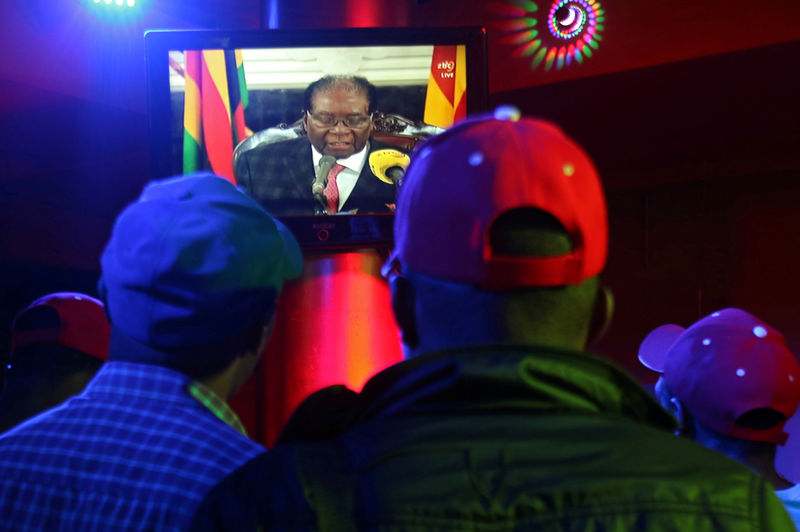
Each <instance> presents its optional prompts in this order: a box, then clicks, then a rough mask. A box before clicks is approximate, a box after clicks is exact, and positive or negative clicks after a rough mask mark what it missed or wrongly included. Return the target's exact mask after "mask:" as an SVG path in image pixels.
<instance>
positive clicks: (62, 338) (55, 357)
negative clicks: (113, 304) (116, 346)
mask: <svg viewBox="0 0 800 532" xmlns="http://www.w3.org/2000/svg"><path fill="white" fill-rule="evenodd" d="M110 334H111V325H109V323H108V320H107V319H106V315H105V313H104V311H103V303H101V302H100V301H99V300H97V299H95V298H93V297H91V296H88V295H86V294H79V293H75V292H57V293H54V294H48V295H46V296H43V297H40V298H39V299H37V300H36V301H34V302H33V303H31V304H30V305H28V306H27V307H25V308H24V309H23V310H21V311H20V312H19V313H18V314H17V315H16V316H15V317H14V321H13V322H12V325H11V351H10V353H9V362H8V368H7V371H6V374H5V381H4V383H3V388H2V394H0V432H5V431H6V430H8V429H10V428H11V427H13V426H15V425H17V424H19V423H20V422H22V421H24V420H26V419H28V418H31V417H33V416H35V415H36V414H39V413H40V412H43V411H45V410H47V409H48V408H52V407H54V406H56V405H58V404H61V403H62V402H63V401H64V400H66V399H68V398H69V397H71V396H73V395H75V394H76V393H79V392H80V391H81V390H83V388H84V386H86V383H87V382H89V380H90V379H91V378H92V377H93V376H94V374H95V373H96V372H97V370H98V369H100V366H102V365H103V362H104V361H105V360H106V359H107V358H108V339H109V335H110Z"/></svg>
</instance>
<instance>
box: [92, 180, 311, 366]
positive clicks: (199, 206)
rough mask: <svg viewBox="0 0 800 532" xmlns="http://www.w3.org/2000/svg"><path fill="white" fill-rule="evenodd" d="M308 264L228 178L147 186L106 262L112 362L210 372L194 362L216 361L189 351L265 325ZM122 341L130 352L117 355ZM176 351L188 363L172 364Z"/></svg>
mask: <svg viewBox="0 0 800 532" xmlns="http://www.w3.org/2000/svg"><path fill="white" fill-rule="evenodd" d="M302 264H303V262H302V256H301V253H300V248H299V246H298V244H297V241H296V240H295V238H294V237H293V236H292V234H291V233H290V232H289V230H288V229H287V228H286V227H285V226H283V225H282V224H281V223H280V222H278V221H277V220H275V219H274V218H273V217H272V216H270V215H269V214H268V213H267V212H266V211H265V210H264V209H263V207H261V206H260V205H259V204H258V203H257V202H256V201H255V200H253V199H252V198H250V197H249V196H247V195H246V194H245V193H244V192H242V191H241V190H239V189H237V188H236V187H235V186H234V185H232V184H231V183H230V182H228V181H227V180H226V179H222V178H220V177H219V176H216V175H213V174H210V173H199V174H192V175H188V176H178V177H173V178H169V179H165V180H162V181H156V182H153V183H150V184H149V185H147V186H146V187H145V188H144V190H143V191H142V194H141V196H140V197H139V199H138V200H137V201H136V202H134V203H133V204H131V205H129V206H128V207H127V208H125V209H124V210H123V211H122V213H121V214H120V215H119V217H118V218H117V220H116V222H115V223H114V227H113V229H112V233H111V238H110V240H109V242H108V244H107V245H106V248H105V250H104V251H103V255H102V258H101V267H102V276H101V278H100V281H99V291H100V293H101V295H102V297H103V299H104V300H105V304H106V312H107V314H108V316H109V319H110V321H111V324H112V326H113V329H112V340H111V348H110V353H109V358H110V359H111V360H114V359H120V357H124V359H126V360H132V361H141V362H146V363H158V364H163V365H167V366H173V367H188V366H191V365H192V364H200V365H204V364H205V365H209V364H210V363H212V362H215V361H211V360H206V361H201V360H190V359H191V357H193V356H195V355H193V354H192V353H197V355H196V356H204V357H208V356H210V355H209V354H208V353H205V354H200V353H201V352H202V350H201V349H198V350H192V349H191V348H193V347H203V346H208V345H209V344H215V343H218V342H222V341H225V340H226V339H228V338H231V337H232V336H235V335H236V334H238V333H240V332H243V331H244V330H245V329H246V328H247V327H248V326H250V325H252V324H253V323H254V321H255V320H257V319H259V318H260V317H264V318H268V317H269V316H268V314H269V313H271V312H273V311H274V308H275V301H276V298H277V296H278V294H279V293H280V291H281V288H282V286H283V282H284V281H285V280H287V279H292V278H295V277H297V276H298V275H299V274H300V272H301V271H302ZM120 337H122V338H124V340H125V341H124V342H123V344H124V349H114V345H115V338H116V339H117V340H119V338H120ZM116 343H117V345H118V346H119V342H118V341H117V342H116ZM134 347H138V349H137V348H134ZM119 351H126V353H120V352H119ZM131 352H132V354H130V353H131ZM175 353H181V355H180V356H183V357H187V358H189V359H187V360H183V361H175V360H170V357H173V358H174V356H176V355H175ZM219 356H230V355H228V354H223V353H220V355H219ZM216 362H219V361H216Z"/></svg>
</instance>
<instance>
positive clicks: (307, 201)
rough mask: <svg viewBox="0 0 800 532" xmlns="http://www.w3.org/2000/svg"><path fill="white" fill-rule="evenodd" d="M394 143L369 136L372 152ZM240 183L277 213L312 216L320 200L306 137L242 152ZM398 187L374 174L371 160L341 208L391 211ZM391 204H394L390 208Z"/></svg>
mask: <svg viewBox="0 0 800 532" xmlns="http://www.w3.org/2000/svg"><path fill="white" fill-rule="evenodd" d="M386 148H392V149H397V148H396V147H394V146H390V145H388V144H384V143H381V142H376V141H375V140H374V139H370V143H369V152H370V153H372V152H373V151H376V150H381V149H386ZM234 174H235V176H236V182H237V184H238V185H239V186H240V187H241V188H242V189H243V190H244V191H245V192H247V193H248V194H249V195H250V196H251V197H253V198H254V199H255V200H256V201H258V202H259V203H260V204H261V205H262V206H263V207H264V208H265V209H267V211H269V212H270V213H271V214H272V215H274V216H292V215H302V216H309V215H313V214H314V213H315V210H316V209H317V207H318V205H319V202H318V201H317V200H315V199H314V196H313V195H312V193H311V185H312V184H313V183H314V164H313V162H312V159H311V144H310V143H309V141H308V138H306V137H300V138H296V139H290V140H284V141H278V142H274V143H271V144H266V145H263V146H259V147H256V148H253V149H252V150H248V151H246V152H244V153H242V154H241V155H240V156H239V158H238V159H237V161H236V168H234ZM396 194H397V188H396V187H395V186H394V185H389V184H387V183H385V182H383V181H381V180H380V179H378V177H377V176H376V175H375V174H373V173H372V170H371V169H370V167H369V160H367V161H365V163H364V168H363V169H362V170H361V174H360V175H359V176H358V181H356V185H355V187H354V188H353V191H352V192H351V193H350V196H349V197H348V198H347V201H345V203H344V204H343V205H342V208H341V209H340V210H341V211H343V212H344V211H352V210H354V209H357V213H358V214H366V213H376V212H377V213H386V212H392V211H393V206H394V204H395V201H396V199H395V198H396ZM390 206H391V207H390Z"/></svg>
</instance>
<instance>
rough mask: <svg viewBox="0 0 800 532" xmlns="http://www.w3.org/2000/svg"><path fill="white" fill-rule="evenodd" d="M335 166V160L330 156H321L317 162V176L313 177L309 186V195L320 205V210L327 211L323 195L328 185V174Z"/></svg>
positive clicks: (326, 202)
mask: <svg viewBox="0 0 800 532" xmlns="http://www.w3.org/2000/svg"><path fill="white" fill-rule="evenodd" d="M334 164H336V158H335V157H333V156H331V155H323V156H322V158H320V160H319V167H318V168H317V175H316V176H314V183H313V184H312V185H311V193H312V194H314V198H315V199H316V200H317V201H318V202H319V203H320V205H322V210H323V211H325V210H327V209H328V201H327V200H326V199H325V196H324V195H323V193H324V192H325V187H326V186H327V184H328V172H330V171H331V168H333V165H334Z"/></svg>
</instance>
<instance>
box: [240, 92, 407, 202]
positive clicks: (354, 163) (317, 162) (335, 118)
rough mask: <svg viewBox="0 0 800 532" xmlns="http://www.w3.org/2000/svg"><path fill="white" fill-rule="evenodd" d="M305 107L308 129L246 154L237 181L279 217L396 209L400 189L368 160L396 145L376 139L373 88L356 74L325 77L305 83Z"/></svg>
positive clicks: (243, 155) (243, 156) (304, 119)
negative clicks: (388, 180)
mask: <svg viewBox="0 0 800 532" xmlns="http://www.w3.org/2000/svg"><path fill="white" fill-rule="evenodd" d="M304 105H305V112H304V114H303V127H304V129H305V131H306V135H305V136H303V137H299V138H296V139H291V140H286V141H281V142H276V143H272V144H266V145H262V146H259V147H256V148H254V149H252V150H249V151H246V152H244V153H242V155H241V156H240V157H238V159H237V160H236V166H235V169H234V173H235V175H236V181H237V183H238V184H239V186H241V187H242V188H243V189H244V191H245V192H247V193H248V194H249V195H250V196H252V197H253V198H255V199H256V201H258V202H259V203H261V205H263V206H264V208H266V209H267V210H268V211H269V212H270V213H272V214H273V215H276V216H291V215H314V214H336V213H349V214H356V213H360V214H364V213H376V212H392V211H393V210H394V204H395V195H396V187H395V185H393V184H390V183H386V182H384V181H382V180H381V179H379V178H378V177H377V176H376V175H375V174H374V173H373V172H372V170H371V169H370V165H369V160H368V159H369V154H370V153H373V152H375V151H377V150H380V149H387V148H393V147H392V146H389V145H387V144H383V143H380V142H377V141H375V140H374V139H372V138H371V135H372V130H373V127H374V124H373V121H372V114H373V111H374V105H375V86H374V85H372V84H371V83H369V82H368V81H367V80H366V79H364V78H362V77H358V76H325V77H322V78H320V79H319V80H317V81H315V82H314V83H312V84H311V85H309V86H308V88H307V89H306V92H305V96H304ZM395 149H396V148H395ZM315 180H316V182H317V187H318V188H317V189H316V190H314V189H313V187H314V185H315Z"/></svg>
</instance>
